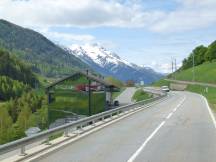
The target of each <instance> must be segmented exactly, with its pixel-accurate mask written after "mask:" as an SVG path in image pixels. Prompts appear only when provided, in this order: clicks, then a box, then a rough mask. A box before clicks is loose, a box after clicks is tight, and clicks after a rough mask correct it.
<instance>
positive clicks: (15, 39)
mask: <svg viewBox="0 0 216 162" xmlns="http://www.w3.org/2000/svg"><path fill="white" fill-rule="evenodd" d="M0 47H3V48H6V49H7V50H9V51H12V52H13V54H15V55H16V56H17V57H19V58H21V59H23V60H26V61H28V62H29V63H31V64H32V65H33V68H32V69H33V70H34V71H35V72H37V73H40V74H43V75H45V76H48V77H58V76H59V75H66V74H70V73H71V72H72V71H73V70H74V69H83V68H87V65H86V64H84V63H83V62H82V61H81V60H79V59H78V58H76V57H75V56H73V55H71V54H69V53H68V52H66V51H64V50H63V49H62V48H60V47H59V46H57V45H56V44H54V43H53V42H51V41H50V40H48V39H47V38H46V37H44V36H43V35H41V34H39V33H37V32H35V31H33V30H30V29H26V28H22V27H20V26H17V25H15V24H12V23H10V22H7V21H5V20H0Z"/></svg>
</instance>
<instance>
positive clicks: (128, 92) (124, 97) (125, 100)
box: [116, 87, 137, 105]
mask: <svg viewBox="0 0 216 162" xmlns="http://www.w3.org/2000/svg"><path fill="white" fill-rule="evenodd" d="M136 90H137V89H136V88H135V87H129V88H126V89H125V90H124V91H123V92H122V93H121V94H120V95H119V96H118V97H117V98H116V100H118V101H119V103H120V104H121V105H126V104H132V103H133V101H132V97H133V95H134V93H135V92H136Z"/></svg>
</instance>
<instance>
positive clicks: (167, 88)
mask: <svg viewBox="0 0 216 162" xmlns="http://www.w3.org/2000/svg"><path fill="white" fill-rule="evenodd" d="M161 91H163V92H169V91H170V89H169V87H168V86H162V87H161Z"/></svg>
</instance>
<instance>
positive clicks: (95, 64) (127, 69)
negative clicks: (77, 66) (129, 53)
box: [64, 44, 163, 84]
mask: <svg viewBox="0 0 216 162" xmlns="http://www.w3.org/2000/svg"><path fill="white" fill-rule="evenodd" d="M64 49H65V50H66V51H68V52H69V53H70V54H72V55H75V56H76V57H78V58H79V59H81V60H82V61H83V62H85V63H86V64H88V65H89V66H90V67H92V69H94V70H95V71H97V72H99V73H101V74H103V75H105V76H113V77H116V78H118V79H120V80H122V81H127V80H134V81H135V82H140V81H144V82H145V83H146V84H149V83H152V82H154V81H156V80H158V79H160V78H161V77H162V76H163V75H162V74H160V73H157V72H155V71H154V70H152V69H151V68H149V67H143V66H138V65H136V64H133V63H130V62H128V61H126V60H123V59H121V58H120V57H119V56H118V55H117V54H116V53H114V52H112V51H109V50H107V49H106V48H104V47H102V46H100V45H99V44H85V45H82V46H81V45H77V44H74V45H72V46H70V47H69V48H65V47H64Z"/></svg>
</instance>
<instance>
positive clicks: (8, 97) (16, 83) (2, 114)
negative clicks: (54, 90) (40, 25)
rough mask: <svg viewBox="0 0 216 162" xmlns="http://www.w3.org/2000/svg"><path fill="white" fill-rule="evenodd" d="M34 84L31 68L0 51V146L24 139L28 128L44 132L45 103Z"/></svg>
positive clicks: (45, 122)
mask: <svg viewBox="0 0 216 162" xmlns="http://www.w3.org/2000/svg"><path fill="white" fill-rule="evenodd" d="M35 83H39V81H38V79H37V77H36V75H35V74H34V73H33V72H32V71H31V67H29V66H28V65H26V64H25V63H24V62H21V61H20V60H18V59H17V58H16V57H14V56H13V55H12V54H11V53H9V52H8V51H5V50H3V49H0V144H3V143H7V142H9V141H12V140H16V139H19V138H21V137H24V136H25V131H26V130H27V129H28V128H30V127H40V128H41V129H45V128H47V120H48V119H47V111H48V108H47V103H46V101H47V99H46V97H44V96H43V95H39V94H38V93H37V91H36V90H35V89H34V86H35Z"/></svg>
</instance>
